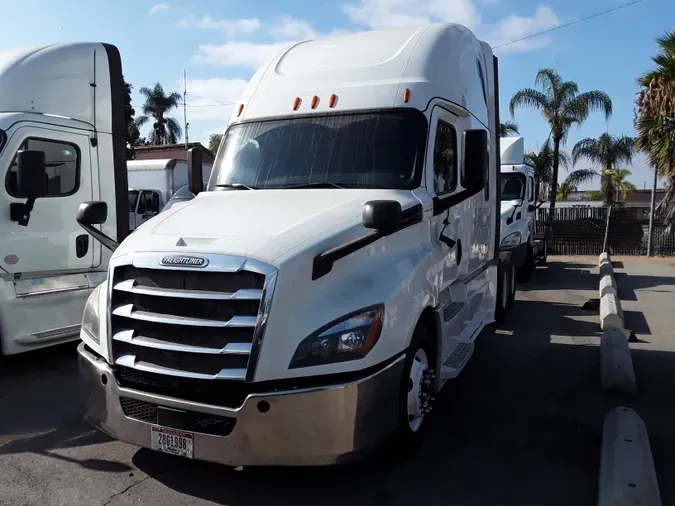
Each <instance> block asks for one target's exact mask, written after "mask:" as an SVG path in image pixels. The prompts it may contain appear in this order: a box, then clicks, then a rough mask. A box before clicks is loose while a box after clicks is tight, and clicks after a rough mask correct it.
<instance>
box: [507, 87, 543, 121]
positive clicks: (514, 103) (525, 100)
mask: <svg viewBox="0 0 675 506" xmlns="http://www.w3.org/2000/svg"><path fill="white" fill-rule="evenodd" d="M548 105H549V103H548V99H547V98H546V95H544V94H543V93H542V92H541V91H537V90H535V89H533V88H525V89H522V90H520V91H517V92H515V93H514V94H513V96H512V97H511V100H510V101H509V112H510V113H511V116H513V115H514V113H515V111H516V108H517V107H533V108H535V109H539V110H542V109H546V108H547V107H548Z"/></svg>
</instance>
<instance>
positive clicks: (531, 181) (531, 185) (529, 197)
mask: <svg viewBox="0 0 675 506" xmlns="http://www.w3.org/2000/svg"><path fill="white" fill-rule="evenodd" d="M527 200H529V201H530V202H532V201H534V179H532V177H528V178H527Z"/></svg>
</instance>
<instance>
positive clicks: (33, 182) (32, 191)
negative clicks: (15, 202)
mask: <svg viewBox="0 0 675 506" xmlns="http://www.w3.org/2000/svg"><path fill="white" fill-rule="evenodd" d="M16 165H17V182H16V186H17V193H18V194H19V195H21V196H22V197H26V198H28V199H39V198H40V197H44V196H45V195H46V194H47V162H46V161H45V152H44V151H35V150H28V149H24V150H21V151H19V152H18V153H17V154H16Z"/></svg>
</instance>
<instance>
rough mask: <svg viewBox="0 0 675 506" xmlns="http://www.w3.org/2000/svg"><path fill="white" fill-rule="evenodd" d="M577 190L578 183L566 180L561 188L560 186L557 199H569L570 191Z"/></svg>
mask: <svg viewBox="0 0 675 506" xmlns="http://www.w3.org/2000/svg"><path fill="white" fill-rule="evenodd" d="M575 191H577V187H576V185H574V184H572V183H570V182H568V181H564V182H563V183H562V184H561V185H560V188H558V194H557V195H556V200H567V199H568V198H569V196H570V193H573V192H575Z"/></svg>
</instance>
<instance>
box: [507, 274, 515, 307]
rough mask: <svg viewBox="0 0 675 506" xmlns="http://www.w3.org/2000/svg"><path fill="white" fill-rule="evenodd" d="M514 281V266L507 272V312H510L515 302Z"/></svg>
mask: <svg viewBox="0 0 675 506" xmlns="http://www.w3.org/2000/svg"><path fill="white" fill-rule="evenodd" d="M516 279H517V276H516V268H515V266H511V270H510V271H509V303H508V307H507V309H508V310H509V311H511V308H512V307H513V303H514V302H515V301H516Z"/></svg>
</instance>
